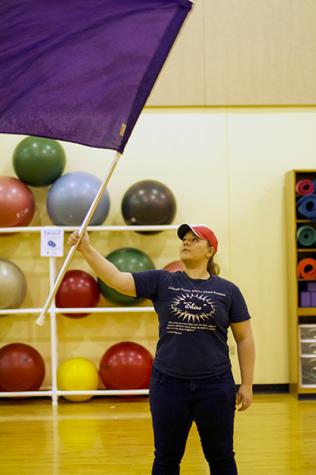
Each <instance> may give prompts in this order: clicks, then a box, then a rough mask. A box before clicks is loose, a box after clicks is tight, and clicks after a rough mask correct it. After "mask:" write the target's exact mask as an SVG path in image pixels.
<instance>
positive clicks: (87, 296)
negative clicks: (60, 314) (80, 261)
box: [56, 270, 100, 318]
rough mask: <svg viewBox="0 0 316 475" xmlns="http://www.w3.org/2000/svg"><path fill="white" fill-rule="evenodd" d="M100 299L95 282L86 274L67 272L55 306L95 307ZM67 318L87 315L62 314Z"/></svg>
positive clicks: (78, 271)
mask: <svg viewBox="0 0 316 475" xmlns="http://www.w3.org/2000/svg"><path fill="white" fill-rule="evenodd" d="M99 298H100V289H99V286H98V284H97V281H96V280H95V279H94V278H93V277H92V276H91V275H90V274H88V272H84V271H82V270H69V271H68V272H66V274H65V275H64V278H63V280H62V282H61V284H60V287H59V289H58V291H57V294H56V306H57V307H62V308H67V307H72V308H74V307H76V308H77V307H78V308H80V307H95V306H96V305H97V304H98V301H99ZM64 315H66V316H67V317H71V318H81V317H85V316H86V315H89V314H88V313H66V312H65V313H64Z"/></svg>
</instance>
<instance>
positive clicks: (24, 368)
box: [0, 343, 45, 391]
mask: <svg viewBox="0 0 316 475" xmlns="http://www.w3.org/2000/svg"><path fill="white" fill-rule="evenodd" d="M44 376H45V363H44V360H43V357H42V356H41V354H40V353H39V352H38V351H37V350H36V349H35V348H33V347H32V346H30V345H26V344H24V343H11V344H9V345H6V346H3V347H2V348H0V391H36V390H37V389H38V388H39V387H40V386H41V384H42V382H43V379H44Z"/></svg>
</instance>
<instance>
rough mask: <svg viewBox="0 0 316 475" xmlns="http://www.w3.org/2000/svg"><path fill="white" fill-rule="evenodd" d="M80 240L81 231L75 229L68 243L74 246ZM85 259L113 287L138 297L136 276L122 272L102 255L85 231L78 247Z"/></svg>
mask: <svg viewBox="0 0 316 475" xmlns="http://www.w3.org/2000/svg"><path fill="white" fill-rule="evenodd" d="M78 242H79V233H78V231H75V232H74V233H72V234H71V235H70V236H69V238H68V243H69V244H71V245H72V246H73V245H75V244H77V243H78ZM77 249H78V251H79V252H81V254H82V256H83V257H84V259H85V260H86V261H87V263H88V264H89V266H90V267H91V269H92V270H93V271H94V272H95V273H96V275H97V276H98V277H99V278H100V279H101V280H103V282H104V283H105V284H107V285H108V286H109V287H111V288H112V289H115V290H117V291H118V292H121V293H122V294H124V295H129V296H131V297H136V287H135V281H134V277H133V275H132V274H131V273H130V272H121V271H120V270H118V268H117V267H115V265H114V264H112V262H110V261H108V260H107V259H106V258H105V257H103V256H102V254H100V253H99V252H98V251H97V250H96V249H95V248H94V247H93V246H91V244H90V241H89V236H88V234H87V233H85V234H84V235H83V237H82V239H81V241H80V243H79V245H78V247H77Z"/></svg>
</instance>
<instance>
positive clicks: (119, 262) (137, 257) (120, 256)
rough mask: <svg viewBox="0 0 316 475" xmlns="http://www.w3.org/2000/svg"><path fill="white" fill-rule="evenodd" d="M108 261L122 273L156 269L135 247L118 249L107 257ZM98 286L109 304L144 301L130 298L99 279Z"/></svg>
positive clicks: (127, 303) (148, 258) (131, 303)
mask: <svg viewBox="0 0 316 475" xmlns="http://www.w3.org/2000/svg"><path fill="white" fill-rule="evenodd" d="M106 259H107V260H109V261H110V262H112V264H114V265H115V267H117V268H118V269H119V270H120V271H122V272H141V271H145V270H153V269H154V268H155V266H154V263H153V262H152V260H151V259H150V257H149V256H147V254H145V253H144V252H142V251H140V250H139V249H136V248H133V247H123V248H120V249H116V250H115V251H112V252H111V253H110V254H109V255H108V256H106ZM98 284H99V288H100V291H101V293H102V295H103V296H104V297H105V298H106V299H107V300H108V301H109V302H112V303H115V304H118V305H133V304H135V303H139V302H141V301H142V299H139V298H136V297H129V296H128V295H123V294H121V293H120V292H117V291H116V290H114V289H111V288H110V287H109V286H108V285H106V284H105V283H104V282H103V281H102V280H101V279H98Z"/></svg>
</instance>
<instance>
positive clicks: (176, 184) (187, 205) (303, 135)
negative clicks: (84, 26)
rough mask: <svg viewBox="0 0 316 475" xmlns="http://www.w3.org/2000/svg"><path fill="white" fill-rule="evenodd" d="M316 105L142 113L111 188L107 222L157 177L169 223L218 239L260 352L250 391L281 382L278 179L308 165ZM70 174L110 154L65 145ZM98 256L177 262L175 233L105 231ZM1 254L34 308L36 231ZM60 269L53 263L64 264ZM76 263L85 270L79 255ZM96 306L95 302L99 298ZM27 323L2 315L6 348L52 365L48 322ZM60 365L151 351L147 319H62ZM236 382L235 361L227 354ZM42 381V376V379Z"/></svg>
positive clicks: (4, 245) (38, 297)
mask: <svg viewBox="0 0 316 475" xmlns="http://www.w3.org/2000/svg"><path fill="white" fill-rule="evenodd" d="M315 129H316V109H312V108H307V109H303V108H301V109H298V108H296V109H289V108H286V109H272V108H271V109H259V108H257V109H255V108H254V109H160V110H159V109H154V110H153V109H146V110H145V111H144V112H143V114H142V116H141V118H140V120H139V122H138V124H137V125H136V128H135V130H134V133H133V136H132V137H131V139H130V142H129V144H128V146H127V148H126V152H125V154H124V156H123V157H122V159H121V162H120V164H119V166H118V169H117V170H116V171H115V173H114V176H113V178H112V180H111V183H110V186H109V191H110V195H111V211H110V214H109V217H108V219H107V220H106V222H105V224H123V220H122V217H121V214H120V204H121V199H122V196H123V194H124V193H125V191H126V189H127V188H128V187H129V186H130V185H131V184H133V183H135V182H136V181H138V180H141V179H146V178H154V179H157V180H160V181H162V182H163V183H165V184H166V185H168V186H169V187H170V188H171V189H172V190H173V192H174V194H175V197H176V199H177V204H178V211H177V216H176V218H175V221H174V222H175V223H181V222H183V221H189V222H195V223H196V222H204V223H207V224H209V225H210V226H212V227H213V228H214V230H215V231H216V233H217V234H218V237H219V241H220V247H219V252H218V262H219V263H220V265H221V268H222V275H223V277H225V278H228V279H231V280H233V281H234V282H235V283H237V285H239V286H240V288H241V289H242V291H243V293H244V295H245V297H246V300H247V302H248V305H249V309H250V312H251V315H252V318H253V320H252V323H253V328H254V332H255V338H256V346H257V367H256V376H255V382H256V383H286V382H288V373H289V371H288V343H287V288H286V262H285V260H286V235H285V222H284V221H285V217H284V213H285V211H284V197H283V188H284V174H285V172H286V171H287V170H290V169H292V168H315V157H316V135H315ZM21 138H22V137H19V136H9V135H1V137H0V154H1V161H0V174H1V175H4V174H12V173H13V171H12V166H11V157H12V152H13V150H14V147H15V146H16V144H17V143H18V142H19V141H20V140H21ZM64 147H65V150H66V153H67V169H66V171H71V170H85V171H90V172H92V173H95V174H97V175H99V176H100V177H101V176H103V175H104V174H105V171H106V168H107V166H108V163H109V160H110V158H111V157H112V152H110V151H102V150H94V149H92V148H88V147H83V146H79V145H74V144H67V143H64ZM46 192H47V190H45V189H42V190H35V194H36V199H37V206H38V211H37V217H36V219H35V221H34V223H33V224H47V223H49V220H48V218H47V216H46V212H45V201H44V198H45V195H46ZM92 239H93V241H94V242H95V244H96V246H97V247H98V248H99V249H100V250H101V251H102V252H104V253H105V254H106V253H108V252H109V251H111V250H112V249H115V248H117V247H120V246H126V245H128V246H130V245H131V246H135V247H140V248H142V249H144V250H146V252H148V254H149V255H150V256H151V257H152V258H153V260H154V262H155V264H156V267H158V268H159V267H162V266H163V265H165V264H166V263H168V262H170V261H172V260H174V259H176V258H177V255H178V254H177V253H178V247H179V242H178V240H177V238H176V237H175V235H174V232H170V231H167V232H165V233H161V234H159V235H155V236H148V237H146V236H143V235H139V234H136V233H132V232H128V233H111V234H110V233H106V234H97V233H95V234H94V235H93V236H92ZM0 249H1V252H0V256H1V257H4V258H8V259H12V260H13V261H14V262H16V263H17V264H18V265H19V266H20V267H21V268H22V269H23V271H24V272H25V274H26V277H27V281H28V293H27V298H26V300H25V303H24V306H40V305H42V304H43V302H44V300H45V298H46V296H47V286H48V279H47V270H48V262H47V260H46V258H40V257H39V238H38V237H37V236H35V235H32V234H29V235H27V234H21V235H17V236H7V237H4V236H2V237H1V239H0ZM59 264H60V263H59ZM72 267H74V268H78V267H80V268H82V269H87V267H86V266H85V265H84V264H83V263H82V261H81V259H80V258H79V256H78V257H77V258H76V259H75V260H74V262H73V264H72ZM100 305H102V301H101V302H100ZM35 318H36V317H34V316H25V317H9V316H4V317H1V318H0V338H1V342H2V344H5V343H7V342H12V341H17V340H20V341H25V342H29V343H30V344H34V346H36V347H38V348H39V349H40V350H41V351H42V353H43V354H44V356H45V358H46V360H47V361H48V362H49V325H48V324H46V325H45V326H44V327H43V328H39V327H37V326H36V325H35ZM58 325H59V340H60V358H61V359H64V358H66V357H69V356H83V357H88V358H90V359H92V360H93V361H95V363H96V364H97V363H98V360H99V358H100V357H101V355H102V354H103V352H104V351H105V349H106V348H107V347H109V346H110V345H112V344H113V343H115V342H118V341H122V340H126V339H129V340H133V341H137V342H139V343H142V344H144V345H145V346H146V347H148V348H149V349H150V350H151V351H152V352H154V349H155V343H156V337H157V323H156V317H155V315H154V314H136V315H134V314H130V315H128V314H127V315H126V314H122V315H98V316H97V315H92V316H89V317H87V318H85V319H81V320H72V319H68V318H66V317H62V316H61V317H60V318H59V322H58ZM232 360H233V365H234V372H235V375H236V377H237V380H238V370H237V364H236V356H234V355H233V356H232ZM46 382H47V383H48V382H49V376H48V377H47V378H46Z"/></svg>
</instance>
